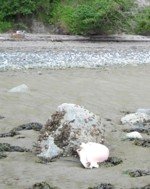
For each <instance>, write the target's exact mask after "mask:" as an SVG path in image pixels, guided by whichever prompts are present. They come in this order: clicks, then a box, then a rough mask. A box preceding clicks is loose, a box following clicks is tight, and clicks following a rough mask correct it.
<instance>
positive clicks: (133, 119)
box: [121, 112, 150, 125]
mask: <svg viewBox="0 0 150 189" xmlns="http://www.w3.org/2000/svg"><path fill="white" fill-rule="evenodd" d="M148 121H150V115H148V114H146V113H141V112H136V113H132V114H127V115H125V116H124V117H122V118H121V123H122V124H129V125H133V124H140V123H144V122H148Z"/></svg>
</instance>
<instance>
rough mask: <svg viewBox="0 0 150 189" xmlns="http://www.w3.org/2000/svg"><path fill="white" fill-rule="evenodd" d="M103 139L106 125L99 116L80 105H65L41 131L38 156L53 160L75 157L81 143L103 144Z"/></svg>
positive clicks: (61, 106)
mask: <svg viewBox="0 0 150 189" xmlns="http://www.w3.org/2000/svg"><path fill="white" fill-rule="evenodd" d="M103 139H104V125H103V124H102V123H101V120H100V119H99V117H98V116H96V115H95V114H93V113H92V112H90V111H88V110H86V109H85V108H84V107H81V106H79V105H76V104H67V103H64V104H62V105H60V106H58V108H57V111H56V112H55V113H54V114H52V115H51V118H50V119H48V121H47V122H46V124H45V127H44V128H43V129H42V131H41V134H40V136H39V139H38V153H39V154H38V156H40V157H43V158H49V159H52V158H54V157H57V156H59V155H63V156H67V155H74V154H76V150H77V149H78V148H79V146H80V145H81V143H83V142H84V143H87V142H97V143H102V142H103ZM44 144H45V145H44Z"/></svg>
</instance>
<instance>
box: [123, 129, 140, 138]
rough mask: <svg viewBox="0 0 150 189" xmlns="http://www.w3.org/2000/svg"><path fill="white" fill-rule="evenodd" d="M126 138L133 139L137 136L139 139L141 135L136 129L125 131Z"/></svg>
mask: <svg viewBox="0 0 150 189" xmlns="http://www.w3.org/2000/svg"><path fill="white" fill-rule="evenodd" d="M126 138H129V139H132V138H133V139H135V138H139V139H141V138H143V137H142V135H141V134H140V133H139V132H137V131H133V132H131V133H127V134H126Z"/></svg>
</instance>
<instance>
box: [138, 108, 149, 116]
mask: <svg viewBox="0 0 150 189" xmlns="http://www.w3.org/2000/svg"><path fill="white" fill-rule="evenodd" d="M136 112H137V113H144V114H147V115H150V109H149V108H146V109H142V108H139V109H137V111H136Z"/></svg>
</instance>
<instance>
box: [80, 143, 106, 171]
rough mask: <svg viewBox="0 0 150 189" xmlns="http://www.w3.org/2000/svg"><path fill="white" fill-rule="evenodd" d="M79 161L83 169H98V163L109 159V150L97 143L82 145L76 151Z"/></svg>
mask: <svg viewBox="0 0 150 189" xmlns="http://www.w3.org/2000/svg"><path fill="white" fill-rule="evenodd" d="M77 153H78V155H79V157H80V161H81V163H82V165H83V166H84V167H85V168H91V169H92V168H93V167H95V168H98V167H99V165H98V163H101V162H104V161H106V160H107V159H108V157H109V149H108V148H107V147H106V146H105V145H103V144H99V143H95V142H88V143H82V144H81V145H80V148H79V149H77Z"/></svg>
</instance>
